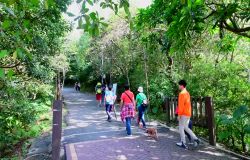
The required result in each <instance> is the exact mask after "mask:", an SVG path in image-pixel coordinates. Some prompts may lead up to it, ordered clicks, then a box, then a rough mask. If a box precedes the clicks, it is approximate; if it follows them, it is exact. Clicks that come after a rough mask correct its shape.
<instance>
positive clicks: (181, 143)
mask: <svg viewBox="0 0 250 160" xmlns="http://www.w3.org/2000/svg"><path fill="white" fill-rule="evenodd" d="M176 145H177V146H179V147H181V148H184V149H188V147H187V146H186V145H185V144H184V143H183V142H179V143H176Z"/></svg>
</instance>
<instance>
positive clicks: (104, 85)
mask: <svg viewBox="0 0 250 160" xmlns="http://www.w3.org/2000/svg"><path fill="white" fill-rule="evenodd" d="M101 88H102V102H101V104H103V105H104V98H105V92H106V88H107V87H106V84H105V83H103V84H102V87H101Z"/></svg>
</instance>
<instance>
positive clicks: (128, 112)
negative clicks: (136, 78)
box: [121, 85, 135, 136]
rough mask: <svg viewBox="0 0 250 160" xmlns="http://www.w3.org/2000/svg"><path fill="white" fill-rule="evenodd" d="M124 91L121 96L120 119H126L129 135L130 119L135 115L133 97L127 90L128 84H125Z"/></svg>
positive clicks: (129, 134) (129, 133) (128, 133)
mask: <svg viewBox="0 0 250 160" xmlns="http://www.w3.org/2000/svg"><path fill="white" fill-rule="evenodd" d="M124 88H125V92H123V93H122V96H121V119H122V122H124V120H126V131H127V135H128V136H131V119H132V118H134V117H135V98H134V94H133V92H131V91H130V90H129V85H125V86H124Z"/></svg>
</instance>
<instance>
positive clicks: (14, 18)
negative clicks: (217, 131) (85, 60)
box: [0, 0, 71, 158]
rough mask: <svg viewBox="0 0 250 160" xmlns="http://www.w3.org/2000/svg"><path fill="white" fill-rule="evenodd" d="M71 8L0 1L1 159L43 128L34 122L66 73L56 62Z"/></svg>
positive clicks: (65, 0) (63, 3)
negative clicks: (58, 76)
mask: <svg viewBox="0 0 250 160" xmlns="http://www.w3.org/2000/svg"><path fill="white" fill-rule="evenodd" d="M70 2H71V1H70V0H60V1H59V0H43V1H40V0H32V1H13V0H5V1H0V12H1V13H0V17H1V18H0V150H1V153H0V157H1V158H2V157H4V156H6V155H10V156H9V157H8V158H11V156H12V155H11V153H10V152H12V153H13V152H14V151H15V150H14V149H13V148H14V147H15V145H16V144H19V143H22V141H24V140H26V139H29V138H31V137H34V136H37V135H39V134H40V132H41V131H42V130H43V129H44V127H45V126H39V125H38V124H37V122H38V120H39V118H40V115H41V114H44V113H46V114H47V113H48V112H49V111H50V105H51V104H50V101H51V100H52V98H53V92H52V91H53V90H54V89H53V87H52V85H54V81H53V80H54V78H55V75H56V74H55V71H58V70H60V71H61V70H62V68H64V69H66V68H67V64H66V63H64V64H60V63H59V61H60V62H62V60H63V62H67V59H66V58H65V57H64V56H63V55H62V54H64V53H63V52H62V49H61V48H62V43H63V39H62V37H63V36H64V35H65V32H67V31H69V30H70V26H69V25H68V24H67V23H66V22H65V21H64V20H63V19H62V12H65V11H66V9H67V5H68V4H69V3H70ZM55 55H57V56H55ZM51 61H53V62H54V63H52V62H51ZM55 64H58V65H60V66H58V65H55Z"/></svg>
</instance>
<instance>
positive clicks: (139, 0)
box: [63, 0, 152, 41]
mask: <svg viewBox="0 0 250 160" xmlns="http://www.w3.org/2000/svg"><path fill="white" fill-rule="evenodd" d="M151 2H152V0H130V5H131V6H132V7H133V8H146V7H147V6H149V5H150V4H151ZM89 9H90V11H89V12H91V11H98V13H99V15H100V16H101V17H104V18H105V19H106V20H108V19H109V18H110V17H111V16H112V15H113V14H114V12H113V11H112V10H111V9H102V8H101V7H100V6H99V4H96V5H94V6H89ZM80 10H81V4H78V3H76V0H74V2H73V3H72V4H71V5H70V6H69V7H68V12H70V13H73V14H74V15H76V16H77V15H79V12H80ZM63 17H64V18H65V19H66V20H67V21H69V22H70V23H73V24H74V29H73V30H72V31H71V32H70V33H69V35H68V39H69V40H73V41H77V40H79V38H80V36H81V34H83V30H79V29H76V27H77V22H76V21H74V18H75V17H69V16H68V15H66V14H64V15H63Z"/></svg>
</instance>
